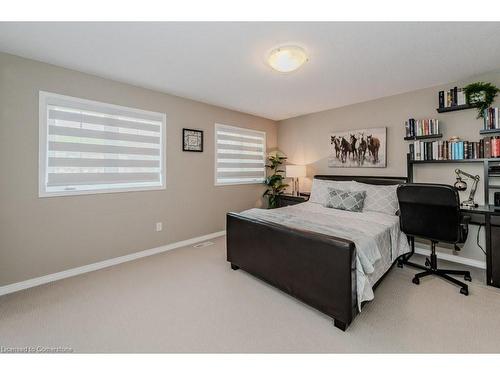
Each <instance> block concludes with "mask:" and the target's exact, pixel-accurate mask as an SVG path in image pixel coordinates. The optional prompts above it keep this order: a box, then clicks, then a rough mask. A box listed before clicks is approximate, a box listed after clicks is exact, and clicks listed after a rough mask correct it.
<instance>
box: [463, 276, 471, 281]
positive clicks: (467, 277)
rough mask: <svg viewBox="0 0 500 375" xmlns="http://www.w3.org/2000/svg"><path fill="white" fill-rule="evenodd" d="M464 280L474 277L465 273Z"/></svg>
mask: <svg viewBox="0 0 500 375" xmlns="http://www.w3.org/2000/svg"><path fill="white" fill-rule="evenodd" d="M464 280H465V281H472V277H470V275H465V276H464Z"/></svg>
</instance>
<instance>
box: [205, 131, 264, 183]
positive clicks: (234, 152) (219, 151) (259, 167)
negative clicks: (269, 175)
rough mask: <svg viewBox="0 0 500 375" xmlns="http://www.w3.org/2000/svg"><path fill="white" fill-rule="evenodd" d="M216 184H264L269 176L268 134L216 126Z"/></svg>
mask: <svg viewBox="0 0 500 375" xmlns="http://www.w3.org/2000/svg"><path fill="white" fill-rule="evenodd" d="M215 150H216V153H215V184H216V185H232V184H253V183H261V182H263V181H264V179H265V177H266V167H265V157H266V133H264V132H261V131H257V130H251V129H245V128H238V127H235V126H228V125H221V124H215Z"/></svg>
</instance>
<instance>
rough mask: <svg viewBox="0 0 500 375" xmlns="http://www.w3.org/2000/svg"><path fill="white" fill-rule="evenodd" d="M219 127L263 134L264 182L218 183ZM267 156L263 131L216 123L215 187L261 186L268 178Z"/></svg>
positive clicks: (265, 137) (265, 136) (265, 134)
mask: <svg viewBox="0 0 500 375" xmlns="http://www.w3.org/2000/svg"><path fill="white" fill-rule="evenodd" d="M218 126H223V127H225V128H230V129H238V130H239V129H243V130H250V131H253V132H256V133H261V134H263V135H264V142H263V146H264V147H263V154H264V155H263V156H264V177H263V180H262V182H255V181H240V182H217V127H218ZM266 156H267V133H266V132H265V131H262V130H255V129H251V128H244V127H242V126H233V125H226V124H222V123H220V122H216V123H215V126H214V185H215V186H231V185H256V184H257V185H260V184H263V183H264V182H265V179H266V176H267V169H266Z"/></svg>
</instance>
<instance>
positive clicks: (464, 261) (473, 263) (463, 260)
mask: <svg viewBox="0 0 500 375" xmlns="http://www.w3.org/2000/svg"><path fill="white" fill-rule="evenodd" d="M415 253H416V254H421V255H429V254H430V253H431V251H430V250H427V249H423V248H421V247H415ZM437 253H438V258H439V259H444V260H448V261H450V262H455V263H460V264H465V265H467V266H472V267H477V268H481V269H483V270H484V269H486V262H482V261H480V260H476V259H470V258H464V257H459V256H458V255H453V254H446V253H442V252H437Z"/></svg>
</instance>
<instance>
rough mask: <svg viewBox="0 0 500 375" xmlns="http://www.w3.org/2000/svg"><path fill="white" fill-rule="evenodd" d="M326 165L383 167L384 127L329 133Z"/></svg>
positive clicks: (384, 160) (384, 158)
mask: <svg viewBox="0 0 500 375" xmlns="http://www.w3.org/2000/svg"><path fill="white" fill-rule="evenodd" d="M328 165H329V166H330V167H367V168H370V167H372V168H373V167H385V166H386V128H373V129H360V130H352V131H347V132H338V133H334V134H331V135H330V155H329V157H328Z"/></svg>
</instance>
